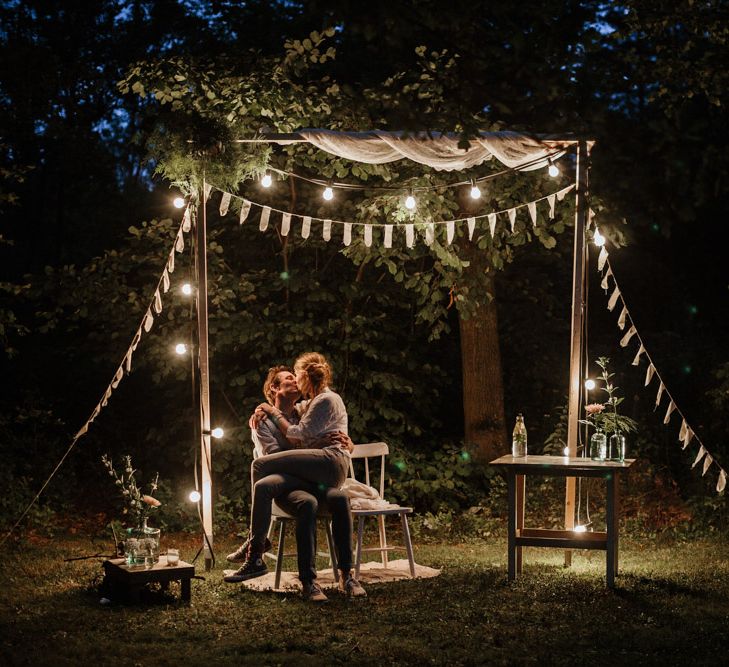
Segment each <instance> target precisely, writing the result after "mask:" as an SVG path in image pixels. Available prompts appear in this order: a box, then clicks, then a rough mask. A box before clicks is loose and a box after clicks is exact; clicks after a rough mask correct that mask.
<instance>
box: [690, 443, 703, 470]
mask: <svg viewBox="0 0 729 667" xmlns="http://www.w3.org/2000/svg"><path fill="white" fill-rule="evenodd" d="M705 454H706V450H705V449H704V446H703V445H701V447H699V453H698V454H697V455H696V459H695V460H694V462H693V464H692V465H691V467H692V468H695V467H696V466H697V465H698V463H699V461H701V459H703V458H704V455H705Z"/></svg>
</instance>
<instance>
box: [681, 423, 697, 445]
mask: <svg viewBox="0 0 729 667" xmlns="http://www.w3.org/2000/svg"><path fill="white" fill-rule="evenodd" d="M693 437H694V432H693V431H692V430H691V427H687V428H686V435H685V436H684V438H683V447H681V449H686V447H688V446H689V443H690V442H691V440H693Z"/></svg>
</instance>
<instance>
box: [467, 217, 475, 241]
mask: <svg viewBox="0 0 729 667" xmlns="http://www.w3.org/2000/svg"><path fill="white" fill-rule="evenodd" d="M474 229H476V218H474V217H471V218H468V240H469V241H473V230H474Z"/></svg>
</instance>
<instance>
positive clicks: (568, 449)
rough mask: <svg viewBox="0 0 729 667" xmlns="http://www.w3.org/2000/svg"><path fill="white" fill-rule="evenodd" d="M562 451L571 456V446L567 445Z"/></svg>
mask: <svg viewBox="0 0 729 667" xmlns="http://www.w3.org/2000/svg"><path fill="white" fill-rule="evenodd" d="M562 453H563V454H564V455H565V456H569V455H570V448H569V447H565V448H564V450H563V452H562Z"/></svg>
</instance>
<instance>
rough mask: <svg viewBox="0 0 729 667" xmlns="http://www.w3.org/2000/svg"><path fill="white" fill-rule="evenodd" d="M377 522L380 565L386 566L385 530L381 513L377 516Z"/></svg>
mask: <svg viewBox="0 0 729 667" xmlns="http://www.w3.org/2000/svg"><path fill="white" fill-rule="evenodd" d="M377 523H378V524H379V526H378V527H379V529H380V560H381V561H382V567H387V561H388V557H387V533H386V532H385V517H384V516H383V515H382V514H381V515H380V516H378V517H377Z"/></svg>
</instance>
